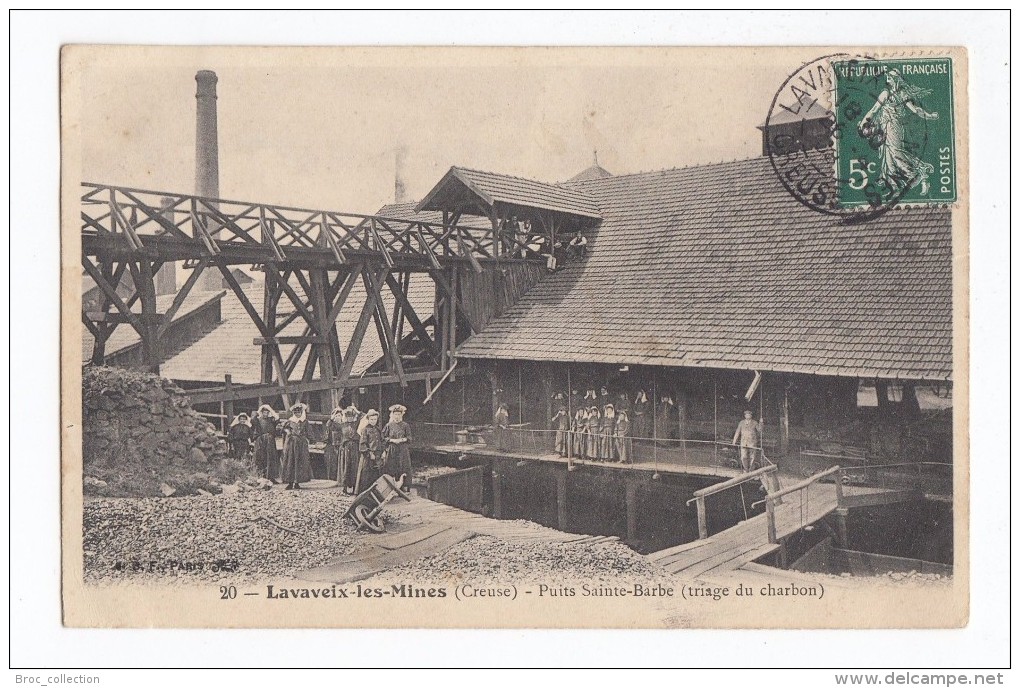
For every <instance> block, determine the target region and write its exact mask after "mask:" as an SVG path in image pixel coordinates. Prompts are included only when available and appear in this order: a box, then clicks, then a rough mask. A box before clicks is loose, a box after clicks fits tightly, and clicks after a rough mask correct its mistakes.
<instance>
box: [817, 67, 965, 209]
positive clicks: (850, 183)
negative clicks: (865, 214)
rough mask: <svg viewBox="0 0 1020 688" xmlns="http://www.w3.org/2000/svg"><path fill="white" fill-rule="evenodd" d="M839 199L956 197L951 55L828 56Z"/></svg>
mask: <svg viewBox="0 0 1020 688" xmlns="http://www.w3.org/2000/svg"><path fill="white" fill-rule="evenodd" d="M832 66H833V76H834V84H835V103H836V108H835V110H834V113H835V116H836V120H835V130H836V131H838V132H839V136H838V137H836V163H837V165H838V167H837V176H838V178H839V180H840V183H839V184H838V199H839V205H840V206H841V207H843V208H856V207H862V206H866V207H880V206H883V205H886V204H887V203H888V201H889V200H890V199H895V202H896V203H950V202H953V201H955V200H956V157H955V151H954V145H953V102H952V98H953V66H952V61H951V60H950V59H949V58H926V59H896V60H864V61H856V60H848V61H837V62H833V65H832Z"/></svg>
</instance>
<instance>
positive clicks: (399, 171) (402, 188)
mask: <svg viewBox="0 0 1020 688" xmlns="http://www.w3.org/2000/svg"><path fill="white" fill-rule="evenodd" d="M406 163H407V148H405V147H404V146H401V147H400V148H398V149H397V155H396V174H395V175H394V180H393V202H394V203H404V202H405V201H407V184H406V183H405V181H404V166H405V165H406Z"/></svg>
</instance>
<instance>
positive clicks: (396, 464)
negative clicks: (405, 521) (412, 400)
mask: <svg viewBox="0 0 1020 688" xmlns="http://www.w3.org/2000/svg"><path fill="white" fill-rule="evenodd" d="M406 411H407V407H406V406H404V405H403V404H394V405H393V406H390V421H389V422H388V423H387V424H386V427H385V428H383V431H382V437H383V443H384V444H385V445H386V468H385V471H386V472H387V473H389V474H390V475H392V476H393V477H394V478H395V479H397V480H399V479H400V476H401V475H403V476H404V483H403V490H404V492H410V491H411V448H410V447H409V446H408V443H409V442H410V441H411V426H410V425H408V424H407V423H406V422H405V421H404V413H405V412H406Z"/></svg>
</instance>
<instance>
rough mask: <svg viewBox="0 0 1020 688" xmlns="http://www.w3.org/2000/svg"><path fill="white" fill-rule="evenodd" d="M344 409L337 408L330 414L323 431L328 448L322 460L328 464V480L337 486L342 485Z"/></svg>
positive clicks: (324, 451)
mask: <svg viewBox="0 0 1020 688" xmlns="http://www.w3.org/2000/svg"><path fill="white" fill-rule="evenodd" d="M342 425H343V409H341V408H340V407H339V406H337V407H336V408H335V409H333V413H331V414H330V416H329V420H327V421H326V425H325V426H324V427H323V429H322V434H323V439H324V440H325V441H326V447H325V449H323V450H322V459H323V462H324V463H325V464H326V480H335V481H337V485H339V484H340V483H341V477H340V474H341V466H340V449H341V445H343V432H342V427H341V426H342Z"/></svg>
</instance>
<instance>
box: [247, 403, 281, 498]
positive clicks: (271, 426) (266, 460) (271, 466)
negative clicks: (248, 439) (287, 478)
mask: <svg viewBox="0 0 1020 688" xmlns="http://www.w3.org/2000/svg"><path fill="white" fill-rule="evenodd" d="M279 427H280V417H279V416H278V415H277V414H276V411H274V410H273V409H272V408H271V407H270V406H269V405H268V404H263V405H262V406H259V412H258V416H257V417H256V418H255V423H254V424H253V425H252V434H253V435H254V436H255V467H256V468H257V469H258V471H259V473H260V474H261V475H262V477H263V478H265V479H266V480H271V481H272V482H274V483H278V482H280V480H281V478H280V452H279V451H278V450H277V448H276V437H277V435H278V434H279Z"/></svg>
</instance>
